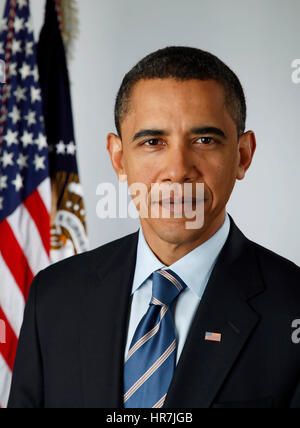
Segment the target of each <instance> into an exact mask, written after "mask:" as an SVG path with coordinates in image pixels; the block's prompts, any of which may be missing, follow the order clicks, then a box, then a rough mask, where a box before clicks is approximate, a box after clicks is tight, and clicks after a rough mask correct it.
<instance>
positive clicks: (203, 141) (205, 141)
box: [196, 137, 215, 146]
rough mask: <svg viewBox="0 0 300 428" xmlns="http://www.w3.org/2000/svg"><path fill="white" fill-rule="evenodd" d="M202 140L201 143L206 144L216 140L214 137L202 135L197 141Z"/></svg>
mask: <svg viewBox="0 0 300 428" xmlns="http://www.w3.org/2000/svg"><path fill="white" fill-rule="evenodd" d="M198 141H199V142H200V143H201V144H204V145H206V146H207V145H208V144H211V143H215V140H214V139H213V138H212V137H201V138H198V140H197V141H196V142H198Z"/></svg>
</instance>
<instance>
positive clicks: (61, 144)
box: [56, 141, 66, 155]
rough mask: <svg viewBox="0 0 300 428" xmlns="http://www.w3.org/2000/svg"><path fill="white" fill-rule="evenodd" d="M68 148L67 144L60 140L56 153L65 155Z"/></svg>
mask: <svg viewBox="0 0 300 428" xmlns="http://www.w3.org/2000/svg"><path fill="white" fill-rule="evenodd" d="M65 150H66V146H65V144H64V142H63V141H60V142H59V143H58V144H56V153H57V154H58V155H64V154H65Z"/></svg>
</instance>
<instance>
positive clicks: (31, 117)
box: [25, 111, 36, 126]
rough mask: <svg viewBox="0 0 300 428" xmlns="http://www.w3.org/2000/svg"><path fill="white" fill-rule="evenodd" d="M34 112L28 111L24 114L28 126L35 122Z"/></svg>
mask: <svg viewBox="0 0 300 428" xmlns="http://www.w3.org/2000/svg"><path fill="white" fill-rule="evenodd" d="M35 116H36V112H35V111H29V113H28V115H27V116H25V120H27V123H28V126H31V125H35V124H36V118H35Z"/></svg>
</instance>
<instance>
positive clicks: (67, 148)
mask: <svg viewBox="0 0 300 428" xmlns="http://www.w3.org/2000/svg"><path fill="white" fill-rule="evenodd" d="M75 152H76V146H75V144H74V142H73V141H71V142H70V143H69V144H65V143H64V142H63V141H60V142H59V143H58V144H56V153H57V154H58V155H71V156H74V155H75Z"/></svg>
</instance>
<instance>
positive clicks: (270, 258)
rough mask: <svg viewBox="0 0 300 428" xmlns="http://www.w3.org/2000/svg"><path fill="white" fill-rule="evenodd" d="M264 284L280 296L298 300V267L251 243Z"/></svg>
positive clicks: (299, 285) (299, 276)
mask: <svg viewBox="0 0 300 428" xmlns="http://www.w3.org/2000/svg"><path fill="white" fill-rule="evenodd" d="M251 244H252V246H253V248H254V251H255V253H256V256H257V261H258V265H259V268H260V271H261V274H262V277H263V279H264V282H265V284H266V285H267V287H268V288H269V289H271V290H274V291H276V290H277V291H278V292H280V294H281V295H284V294H289V295H291V296H294V297H296V298H297V299H299V298H300V267H299V266H297V265H296V264H295V263H293V262H292V261H290V260H288V259H286V258H285V257H282V256H280V255H279V254H277V253H275V252H273V251H271V250H269V249H267V248H265V247H263V246H261V245H259V244H257V243H255V242H252V241H251Z"/></svg>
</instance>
